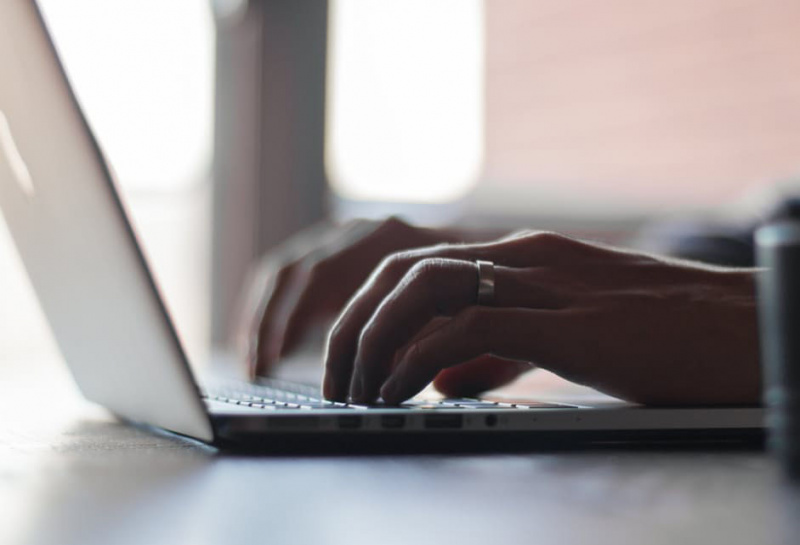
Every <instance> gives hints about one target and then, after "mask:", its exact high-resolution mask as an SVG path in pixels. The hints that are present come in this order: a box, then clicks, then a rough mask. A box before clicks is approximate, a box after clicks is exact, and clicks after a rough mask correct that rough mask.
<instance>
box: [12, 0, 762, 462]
mask: <svg viewBox="0 0 800 545" xmlns="http://www.w3.org/2000/svg"><path fill="white" fill-rule="evenodd" d="M0 209H2V213H3V216H4V218H5V221H6V223H7V225H8V227H9V230H10V232H11V234H12V238H13V239H14V241H15V243H16V247H17V249H18V251H19V254H20V256H21V258H22V261H23V263H24V265H25V267H26V269H27V272H28V275H29V277H30V279H31V282H32V284H33V286H34V288H35V291H36V294H37V296H38V299H39V301H40V303H41V306H42V308H43V309H44V312H45V315H46V316H47V319H48V321H49V323H50V326H51V329H52V331H53V334H54V335H55V338H56V340H57V343H58V346H59V347H60V350H61V352H62V354H63V356H64V359H65V361H66V363H67V364H68V366H69V368H70V370H71V371H72V374H73V376H74V378H75V381H76V382H77V384H78V386H79V387H80V389H81V391H82V392H83V394H84V395H85V396H86V397H87V398H88V399H90V400H92V401H94V402H97V403H99V404H101V405H103V406H105V407H107V408H108V409H109V410H110V411H112V412H113V413H115V414H116V415H118V416H120V417H122V418H124V419H126V420H129V421H133V422H137V423H142V424H146V425H150V426H154V427H158V428H162V429H165V430H169V431H171V432H175V433H178V434H181V435H185V436H189V437H192V438H195V439H198V440H201V441H204V442H209V443H215V444H235V445H249V444H258V445H261V446H264V447H266V448H269V449H276V450H277V449H281V448H282V447H284V446H286V445H290V444H293V441H295V440H298V441H301V442H302V441H306V442H308V444H310V445H312V446H315V447H318V446H321V445H323V442H324V441H325V440H330V441H331V442H332V443H331V444H333V443H336V442H337V441H338V442H339V444H342V445H355V444H356V442H357V441H359V440H361V439H363V440H365V441H367V440H371V441H374V442H376V444H379V445H392V446H390V448H392V449H402V448H405V447H406V446H408V445H411V444H412V443H413V440H414V438H417V439H420V440H421V441H422V443H420V444H433V443H434V442H435V441H436V440H439V441H444V442H445V444H447V445H450V446H453V445H456V444H458V440H459V439H466V440H472V439H477V440H478V441H479V442H481V444H483V445H489V448H494V446H495V445H500V444H503V441H502V440H503V439H504V438H515V439H514V440H515V441H516V440H517V439H519V440H520V441H522V440H525V441H528V442H529V441H533V442H534V443H536V444H539V445H542V446H548V445H549V444H551V443H552V442H553V441H561V440H562V439H565V438H566V439H568V440H572V439H575V440H579V441H580V440H583V439H590V440H593V441H616V440H619V439H636V438H641V437H649V438H653V437H656V438H659V437H663V438H693V437H699V438H709V437H716V436H719V437H726V438H728V437H734V438H735V437H745V436H746V437H751V436H754V435H758V434H759V432H760V431H761V429H762V426H763V412H762V409H760V408H753V407H725V408H723V407H709V408H680V409H677V408H676V409H671V408H644V407H636V406H632V405H627V404H624V403H622V402H619V403H605V404H603V405H602V406H591V404H589V405H584V406H569V405H537V404H535V403H531V404H520V405H515V404H512V403H508V404H498V403H493V402H488V401H486V402H483V401H479V400H448V401H445V402H440V401H436V402H427V403H425V402H412V403H410V404H409V405H408V406H406V407H400V408H390V407H369V408H366V407H353V406H346V405H342V404H334V403H329V402H324V401H321V400H319V399H318V397H317V396H318V394H316V393H315V390H313V389H309V388H308V387H299V388H300V389H299V390H294V391H289V392H288V393H285V391H286V390H287V389H290V387H291V385H286V384H275V383H270V384H265V385H260V386H259V385H255V386H253V385H246V384H241V385H236V384H230V383H229V384H224V385H222V386H218V387H213V388H214V389H213V390H209V391H201V389H200V388H199V387H198V385H197V383H196V382H195V378H194V377H193V374H192V372H191V370H190V367H189V365H188V361H187V358H186V354H185V352H184V350H183V349H182V347H181V343H180V341H179V339H178V337H177V335H176V334H175V329H174V327H173V324H172V322H171V320H170V317H169V315H168V313H167V311H166V309H165V306H164V304H163V302H162V298H161V296H160V295H159V292H158V288H157V286H156V284H155V282H154V280H153V277H152V275H151V274H150V272H149V269H148V266H147V262H146V260H145V257H144V256H143V254H142V249H141V246H140V245H139V243H138V241H137V239H136V235H135V233H134V232H133V230H132V227H131V225H130V223H129V221H128V219H127V215H126V212H125V207H124V203H123V202H122V201H121V200H120V196H119V194H118V193H117V191H116V189H115V186H114V182H113V180H112V176H111V173H110V171H109V169H108V167H107V164H106V162H105V160H104V158H103V156H102V153H101V151H100V149H99V147H98V145H97V143H96V141H95V140H94V137H93V136H92V133H91V131H90V129H89V127H88V125H87V123H86V120H85V119H84V117H83V115H82V113H81V110H80V108H79V105H78V104H77V102H76V99H75V97H74V95H73V93H72V91H71V89H70V86H69V83H68V81H67V78H66V76H65V74H64V71H63V69H62V67H61V64H60V62H59V60H58V57H57V54H56V52H55V49H54V47H53V45H52V42H51V40H50V37H49V35H48V32H47V29H46V27H45V24H44V22H43V20H42V17H41V16H40V13H39V11H38V8H37V6H36V4H35V2H33V1H32V0H6V1H3V2H0ZM270 388H272V389H270ZM276 389H280V390H281V392H284V393H281V392H277V390H276ZM278 398H280V399H278ZM398 439H399V441H398ZM392 441H394V443H393V442H392ZM568 442H569V441H568ZM297 444H300V443H297ZM505 444H506V445H507V444H508V442H506V443H505ZM515 444H519V441H517V443H515Z"/></svg>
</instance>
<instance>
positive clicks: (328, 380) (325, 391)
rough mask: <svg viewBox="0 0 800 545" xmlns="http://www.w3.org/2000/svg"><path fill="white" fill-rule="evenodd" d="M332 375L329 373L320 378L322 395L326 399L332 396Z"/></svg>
mask: <svg viewBox="0 0 800 545" xmlns="http://www.w3.org/2000/svg"><path fill="white" fill-rule="evenodd" d="M333 394H334V392H333V377H332V376H330V375H325V377H324V378H323V379H322V395H323V396H324V397H325V398H326V399H330V398H332V397H333Z"/></svg>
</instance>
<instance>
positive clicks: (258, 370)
mask: <svg viewBox="0 0 800 545" xmlns="http://www.w3.org/2000/svg"><path fill="white" fill-rule="evenodd" d="M299 272H300V266H299V263H297V262H293V263H289V264H288V265H286V266H284V267H281V268H280V270H279V271H278V272H277V273H276V274H275V276H274V278H273V280H272V282H271V283H270V284H269V285H268V286H267V287H266V289H265V293H264V303H263V308H264V310H263V312H262V314H261V316H260V318H259V321H258V333H257V336H256V341H255V349H254V350H253V353H254V355H255V361H254V365H251V370H252V374H253V376H263V375H266V374H267V372H268V371H269V369H270V368H271V367H272V366H273V365H274V364H275V362H276V361H277V360H278V357H279V345H278V344H276V339H280V337H281V335H282V331H281V329H282V321H281V320H280V319H279V316H280V314H281V310H282V309H283V308H285V305H286V304H287V302H288V300H290V299H292V298H294V297H296V295H295V293H296V291H297V286H298V284H300V283H301V282H302V280H301V278H299V277H298V273H299Z"/></svg>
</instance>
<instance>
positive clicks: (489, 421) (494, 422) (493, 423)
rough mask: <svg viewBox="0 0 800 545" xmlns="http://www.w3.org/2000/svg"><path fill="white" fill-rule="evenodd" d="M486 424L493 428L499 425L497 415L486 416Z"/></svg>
mask: <svg viewBox="0 0 800 545" xmlns="http://www.w3.org/2000/svg"><path fill="white" fill-rule="evenodd" d="M486 425H487V426H488V427H490V428H493V427H495V426H496V425H497V415H494V414H490V415H488V416H487V417H486Z"/></svg>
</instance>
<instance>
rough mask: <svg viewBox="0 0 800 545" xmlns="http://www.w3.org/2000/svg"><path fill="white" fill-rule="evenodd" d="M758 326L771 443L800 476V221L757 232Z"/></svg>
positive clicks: (792, 472) (790, 471) (785, 466)
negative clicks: (758, 269) (761, 268)
mask: <svg viewBox="0 0 800 545" xmlns="http://www.w3.org/2000/svg"><path fill="white" fill-rule="evenodd" d="M756 246H757V248H756V251H757V259H758V265H759V267H763V270H762V271H760V272H759V274H758V295H759V326H760V331H761V361H762V368H763V373H762V374H763V381H764V401H765V402H766V404H767V407H768V416H767V424H768V428H769V445H770V448H771V449H772V451H773V452H774V453H775V454H776V455H777V456H778V458H779V459H780V462H781V466H782V468H783V469H784V471H785V473H786V474H787V475H789V476H791V477H792V478H794V479H800V221H797V220H787V221H781V222H778V223H773V224H770V225H766V226H764V227H762V228H760V229H759V230H758V231H757V233H756Z"/></svg>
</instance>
